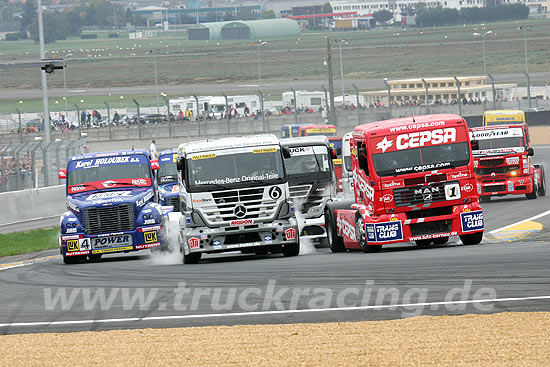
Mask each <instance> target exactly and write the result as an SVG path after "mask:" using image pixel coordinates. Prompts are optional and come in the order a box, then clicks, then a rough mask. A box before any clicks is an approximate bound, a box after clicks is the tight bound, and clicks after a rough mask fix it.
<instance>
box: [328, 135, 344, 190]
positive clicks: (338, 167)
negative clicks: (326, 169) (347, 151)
mask: <svg viewBox="0 0 550 367" xmlns="http://www.w3.org/2000/svg"><path fill="white" fill-rule="evenodd" d="M328 143H329V146H330V147H331V148H332V150H333V151H334V157H333V159H332V163H333V165H334V174H335V175H336V192H342V190H343V187H342V138H339V137H336V136H331V137H330V138H328Z"/></svg>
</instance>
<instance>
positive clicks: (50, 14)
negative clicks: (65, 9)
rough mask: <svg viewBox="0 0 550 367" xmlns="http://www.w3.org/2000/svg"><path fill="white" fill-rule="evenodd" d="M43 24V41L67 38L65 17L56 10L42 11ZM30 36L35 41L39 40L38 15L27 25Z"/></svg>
mask: <svg viewBox="0 0 550 367" xmlns="http://www.w3.org/2000/svg"><path fill="white" fill-rule="evenodd" d="M42 20H43V25H44V43H54V42H55V41H57V40H61V39H65V38H67V29H68V28H69V26H68V24H67V18H66V17H65V15H64V14H63V13H59V12H57V11H45V12H43V13H42ZM29 30H30V32H31V36H32V38H33V39H34V41H35V42H38V40H39V33H38V17H36V18H34V20H33V22H32V24H31V25H30V27H29Z"/></svg>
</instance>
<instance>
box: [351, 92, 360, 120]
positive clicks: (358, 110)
mask: <svg viewBox="0 0 550 367" xmlns="http://www.w3.org/2000/svg"><path fill="white" fill-rule="evenodd" d="M352 86H353V88H354V89H355V102H356V103H357V105H356V106H355V108H356V109H357V125H361V111H360V109H359V106H360V105H361V104H360V103H359V88H357V86H356V85H355V83H353V84H352Z"/></svg>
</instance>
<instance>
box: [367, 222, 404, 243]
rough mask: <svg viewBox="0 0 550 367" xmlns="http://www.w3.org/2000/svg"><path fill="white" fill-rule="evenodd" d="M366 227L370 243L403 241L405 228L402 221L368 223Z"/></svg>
mask: <svg viewBox="0 0 550 367" xmlns="http://www.w3.org/2000/svg"><path fill="white" fill-rule="evenodd" d="M365 226H366V232H367V241H368V242H387V241H400V240H402V239H403V227H402V224H401V221H400V220H399V221H390V222H384V223H367V224H366V225H365Z"/></svg>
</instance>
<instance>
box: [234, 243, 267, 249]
mask: <svg viewBox="0 0 550 367" xmlns="http://www.w3.org/2000/svg"><path fill="white" fill-rule="evenodd" d="M263 244H264V243H263V242H248V243H237V244H234V245H226V246H225V247H226V248H228V249H234V248H243V247H254V246H263Z"/></svg>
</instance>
